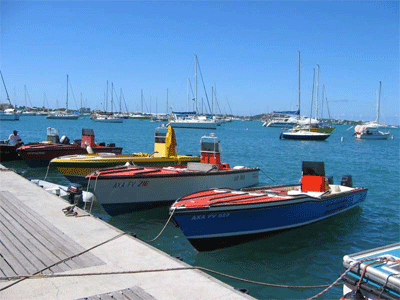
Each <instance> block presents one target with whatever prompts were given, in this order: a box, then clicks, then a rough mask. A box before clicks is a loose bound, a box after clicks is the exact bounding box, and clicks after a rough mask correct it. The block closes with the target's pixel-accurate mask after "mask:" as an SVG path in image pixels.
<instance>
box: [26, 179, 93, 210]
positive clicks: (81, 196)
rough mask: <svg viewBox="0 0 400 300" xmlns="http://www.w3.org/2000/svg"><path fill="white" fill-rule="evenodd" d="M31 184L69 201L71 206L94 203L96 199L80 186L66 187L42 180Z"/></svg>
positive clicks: (36, 180)
mask: <svg viewBox="0 0 400 300" xmlns="http://www.w3.org/2000/svg"><path fill="white" fill-rule="evenodd" d="M31 182H33V183H35V184H37V185H38V186H40V187H42V188H43V189H44V190H45V191H47V192H49V193H51V194H54V195H56V196H58V197H60V198H63V199H64V200H67V201H69V203H70V204H75V203H76V204H78V203H80V202H92V201H93V199H94V194H93V193H91V192H86V191H83V190H82V185H80V184H76V183H71V184H70V185H69V186H64V185H59V184H55V183H52V182H48V181H45V180H40V179H31Z"/></svg>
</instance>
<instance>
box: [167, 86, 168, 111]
mask: <svg viewBox="0 0 400 300" xmlns="http://www.w3.org/2000/svg"><path fill="white" fill-rule="evenodd" d="M167 115H168V89H167Z"/></svg>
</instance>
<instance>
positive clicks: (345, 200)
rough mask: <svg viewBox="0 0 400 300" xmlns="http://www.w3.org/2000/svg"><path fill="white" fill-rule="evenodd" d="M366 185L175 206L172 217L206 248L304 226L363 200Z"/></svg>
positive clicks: (195, 242)
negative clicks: (282, 196) (324, 193)
mask: <svg viewBox="0 0 400 300" xmlns="http://www.w3.org/2000/svg"><path fill="white" fill-rule="evenodd" d="M366 195H367V189H357V190H355V191H353V192H346V193H340V194H336V195H332V196H326V197H324V198H322V199H318V198H313V197H310V196H299V197H297V198H293V199H290V200H282V201H276V202H275V201H272V202H264V203H261V204H242V205H215V206H210V207H208V208H203V209H179V208H176V209H175V211H174V212H173V219H174V221H175V222H176V223H177V224H178V225H179V227H180V228H181V230H182V231H183V233H184V234H185V236H186V237H187V238H188V240H189V242H190V243H191V244H192V245H193V247H194V248H196V249H197V250H198V251H210V250H214V249H218V248H223V247H227V246H231V245H234V244H239V243H243V242H246V241H248V240H252V239H256V238H259V237H263V236H266V235H270V234H274V233H276V232H279V231H283V230H288V229H291V228H295V227H300V226H304V225H307V224H310V223H314V222H317V221H320V220H322V219H325V218H328V217H330V216H333V215H336V214H338V213H341V212H343V211H346V210H348V209H351V208H353V207H355V206H357V205H358V204H360V203H361V202H363V201H364V200H365V198H366Z"/></svg>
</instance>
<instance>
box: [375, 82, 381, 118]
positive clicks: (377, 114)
mask: <svg viewBox="0 0 400 300" xmlns="http://www.w3.org/2000/svg"><path fill="white" fill-rule="evenodd" d="M381 89H382V81H379V97H378V109H377V113H376V123H378V124H379V111H380V107H381Z"/></svg>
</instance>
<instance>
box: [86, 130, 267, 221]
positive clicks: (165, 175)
mask: <svg viewBox="0 0 400 300" xmlns="http://www.w3.org/2000/svg"><path fill="white" fill-rule="evenodd" d="M259 171H260V169H259V168H248V167H243V166H236V167H230V166H229V164H226V163H223V161H222V149H221V145H220V141H219V139H218V138H216V137H215V136H214V135H213V134H211V135H210V136H203V137H202V138H201V160H200V162H199V163H195V162H190V163H188V164H187V166H173V167H137V166H133V165H129V164H127V165H125V166H120V167H112V168H107V169H102V170H98V171H95V172H93V173H91V174H89V175H87V176H86V178H87V179H89V185H90V187H91V188H93V190H94V193H95V195H96V197H97V200H98V201H99V202H100V204H101V205H102V206H103V208H104V209H105V210H106V212H107V213H108V214H110V215H111V216H114V215H119V214H124V213H129V212H132V211H136V210H143V209H149V208H153V207H155V206H157V205H166V204H170V203H172V202H174V201H175V200H176V199H178V198H179V197H182V196H185V195H187V194H191V193H194V192H199V191H202V190H206V189H210V188H223V187H226V188H233V189H240V188H243V187H250V186H254V185H256V184H258V180H259V179H258V173H259Z"/></svg>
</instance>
